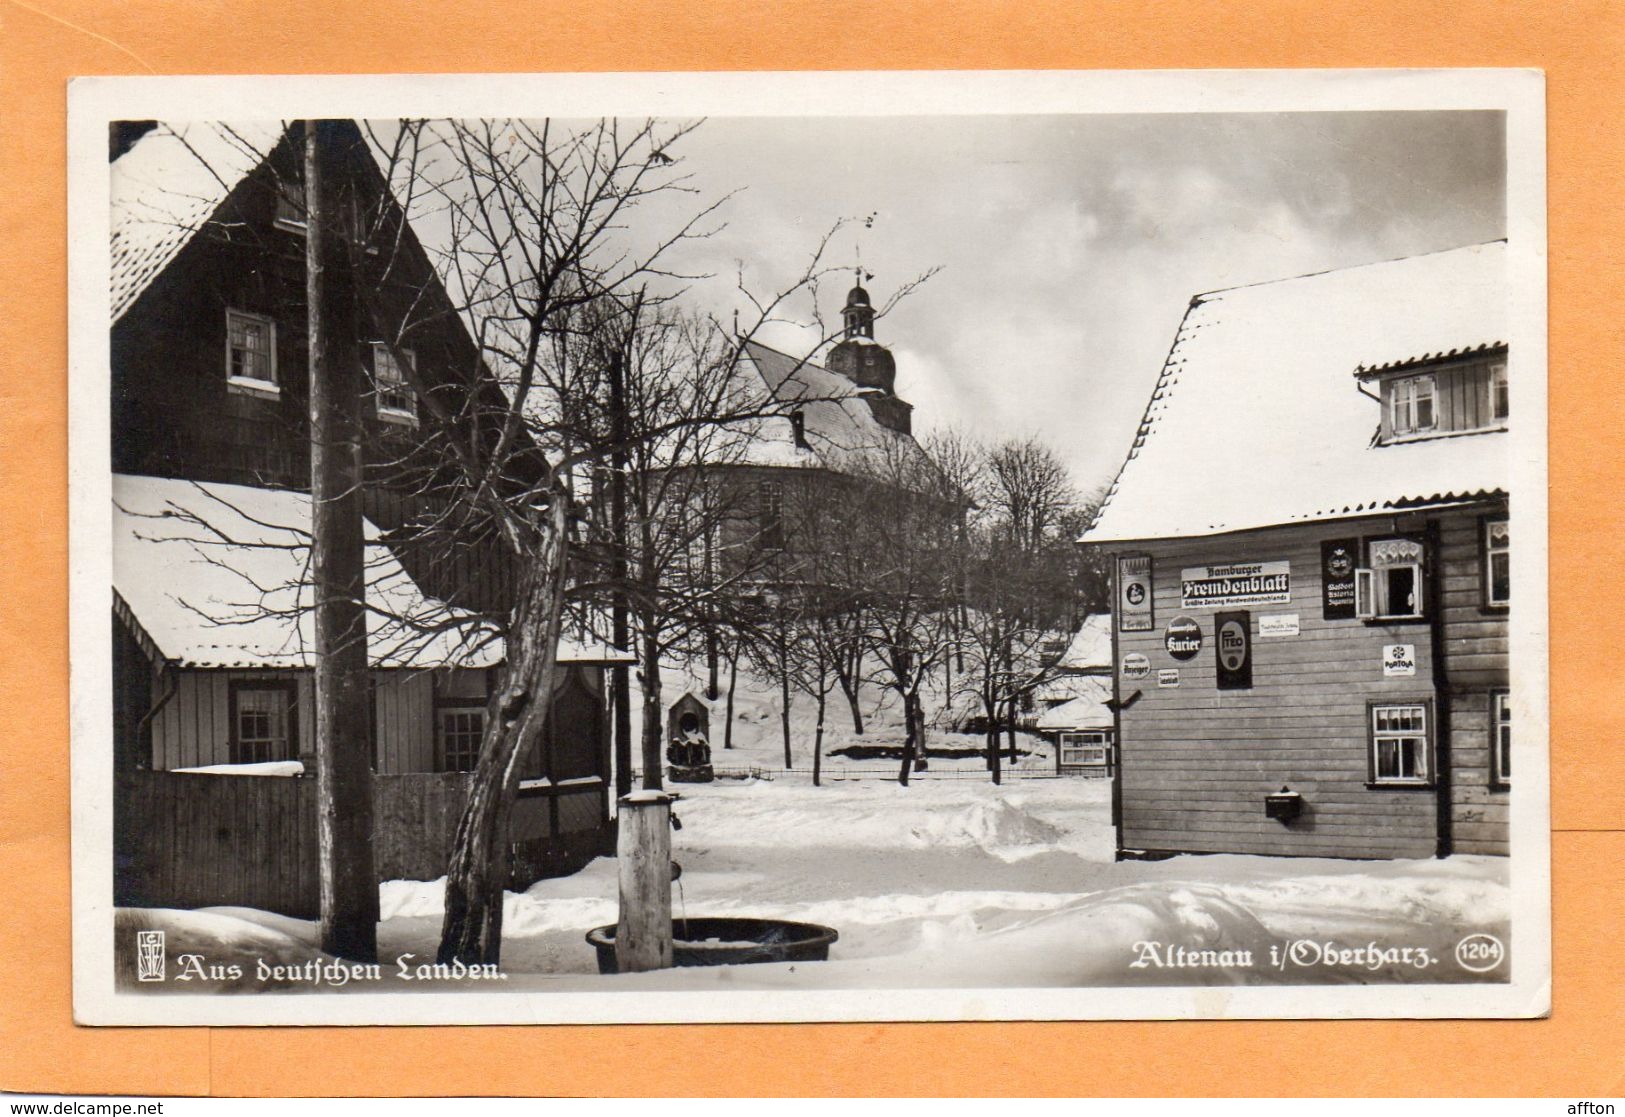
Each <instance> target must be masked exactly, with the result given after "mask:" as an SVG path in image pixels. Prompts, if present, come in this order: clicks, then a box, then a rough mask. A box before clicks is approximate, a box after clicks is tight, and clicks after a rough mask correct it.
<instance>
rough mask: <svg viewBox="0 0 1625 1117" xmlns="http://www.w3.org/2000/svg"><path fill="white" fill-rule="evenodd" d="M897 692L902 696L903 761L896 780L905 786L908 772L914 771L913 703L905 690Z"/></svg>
mask: <svg viewBox="0 0 1625 1117" xmlns="http://www.w3.org/2000/svg"><path fill="white" fill-rule="evenodd" d="M899 693H901V694H902V696H903V763H902V765H901V766H900V767H899V768H898V771H897V782H898V783H900V784H902V785H903V786H904V787H907V786H908V777H909V773H911V772H913V771H914V748H915V736H914V703H912V702H910V701H909V696H908V692H907V691H900V692H899Z"/></svg>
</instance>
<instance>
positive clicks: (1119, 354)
mask: <svg viewBox="0 0 1625 1117" xmlns="http://www.w3.org/2000/svg"><path fill="white" fill-rule="evenodd" d="M674 154H677V155H679V156H680V157H681V164H680V168H681V169H682V170H683V171H686V172H688V173H690V174H691V175H692V182H693V185H695V186H696V187H698V188H699V190H700V191H701V192H702V196H703V195H720V194H723V193H727V192H728V191H731V190H737V191H738V193H737V194H736V196H735V197H733V198H732V199H731V201H730V202H729V203H728V204H727V206H726V209H725V211H724V212H725V214H726V218H727V222H728V224H727V227H726V228H725V229H724V230H722V231H721V232H719V233H717V234H716V235H715V236H713V237H712V238H710V239H709V240H707V241H706V242H704V243H703V244H701V245H697V246H692V247H691V248H690V249H689V250H688V251H689V258H688V259H687V260H685V263H687V264H688V265H689V266H691V267H697V268H699V269H702V270H706V271H710V272H714V273H716V274H717V277H718V278H717V279H716V280H715V281H713V282H711V283H710V284H705V283H702V284H700V285H699V287H698V289H697V290H696V292H695V294H696V296H698V297H701V298H703V299H705V300H707V301H712V302H713V305H725V304H726V303H727V300H728V298H729V289H730V288H731V287H732V285H733V281H734V278H735V276H736V275H737V269H738V268H739V267H740V266H743V268H744V270H745V278H746V281H747V283H748V284H749V285H750V286H751V287H753V288H754V289H756V290H759V291H771V290H776V289H778V288H779V287H780V286H782V285H784V284H787V283H789V282H791V281H792V280H793V279H794V277H795V276H796V275H798V274H799V272H800V270H801V269H803V268H804V267H805V266H806V263H807V259H808V256H809V254H810V253H811V252H812V251H813V249H814V248H815V247H816V245H817V243H818V241H819V239H820V238H821V237H822V235H823V234H824V233H825V232H826V231H828V229H829V228H830V227H831V226H832V225H833V224H834V223H835V222H836V221H838V220H840V219H842V218H857V219H859V220H858V221H857V222H855V223H854V224H853V225H851V226H850V227H849V228H848V229H847V230H845V231H844V233H843V235H842V236H841V237H840V238H839V239H838V240H837V241H836V242H835V244H834V246H833V248H832V254H833V255H832V258H831V259H830V260H829V262H830V263H836V264H850V263H851V262H852V261H853V259H854V257H855V254H856V253H857V252H858V251H861V253H862V260H863V266H864V267H865V268H866V269H868V270H869V271H871V272H873V273H874V276H875V278H874V279H873V280H872V281H870V282H869V283H868V284H867V286H868V288H869V290H870V291H871V293H872V294H874V295H875V296H876V299H877V301H880V300H883V299H884V298H885V297H886V296H887V295H888V293H889V292H891V291H893V290H895V289H896V287H897V286H898V285H899V284H902V283H905V282H906V281H908V280H909V279H911V278H913V277H915V276H917V275H919V274H920V273H922V272H924V271H926V270H928V269H931V268H940V271H939V272H938V273H937V274H936V275H934V276H933V277H932V278H931V279H930V280H929V281H928V282H927V283H925V284H924V285H923V286H921V287H920V288H919V289H918V290H916V291H915V292H914V293H913V294H911V295H910V296H909V297H908V298H907V299H906V300H904V301H903V302H902V303H901V304H900V305H899V306H898V307H897V308H896V310H895V311H894V312H893V313H892V314H891V315H889V316H888V317H887V318H885V319H884V320H883V321H882V322H880V323H879V324H878V326H877V329H876V333H877V337H878V338H879V340H881V341H882V342H884V343H886V344H888V345H890V346H891V348H892V350H893V352H894V353H895V354H896V356H897V365H898V384H899V387H898V390H899V394H901V395H902V396H903V397H904V398H906V399H908V400H909V401H910V402H912V403H913V404H915V407H916V410H915V413H914V415H915V429H916V432H925V431H928V430H930V429H932V428H934V427H943V426H963V427H967V428H971V429H974V430H976V431H977V432H979V433H980V434H981V435H982V436H984V437H986V438H990V439H997V438H1002V437H1005V436H1012V435H1025V434H1037V435H1039V436H1041V437H1043V438H1044V439H1046V440H1048V441H1049V442H1051V443H1052V444H1053V445H1054V446H1056V448H1057V449H1059V450H1060V451H1061V453H1062V454H1063V456H1064V457H1065V458H1066V459H1067V460H1068V461H1069V462H1071V463H1072V465H1073V467H1074V469H1075V470H1076V474H1077V479H1078V481H1079V483H1080V484H1081V485H1082V486H1083V487H1085V488H1089V487H1092V486H1094V485H1098V484H1101V483H1104V482H1107V481H1109V480H1110V479H1111V476H1112V475H1113V473H1114V472H1115V470H1116V468H1117V466H1118V465H1119V464H1120V462H1121V460H1122V457H1123V454H1124V453H1125V452H1126V450H1127V447H1128V444H1129V441H1130V439H1131V437H1132V434H1133V431H1134V427H1135V425H1136V423H1137V422H1138V420H1139V417H1140V413H1141V411H1142V409H1143V408H1144V406H1145V402H1146V397H1147V396H1148V395H1149V393H1150V390H1151V386H1152V384H1153V383H1154V381H1155V379H1156V376H1157V373H1158V371H1159V369H1160V367H1161V363H1162V359H1163V357H1164V356H1165V355H1166V353H1167V350H1168V347H1169V345H1170V344H1171V342H1172V340H1173V334H1174V330H1175V328H1176V327H1177V326H1178V323H1179V319H1180V317H1181V315H1182V314H1183V312H1184V310H1185V307H1186V305H1187V304H1188V302H1189V301H1190V297H1191V296H1192V295H1193V294H1196V293H1198V292H1202V291H1211V290H1214V289H1217V288H1222V287H1231V286H1235V285H1237V284H1244V283H1255V282H1260V281H1265V280H1271V279H1279V278H1284V277H1287V276H1292V275H1301V274H1304V273H1307V272H1314V271H1322V270H1325V269H1327V268H1337V267H1345V266H1348V265H1352V264H1360V263H1367V262H1371V261H1375V260H1384V259H1392V258H1395V257H1399V256H1408V255H1413V254H1416V253H1420V252H1430V251H1437V250H1440V249H1445V248H1453V247H1457V246H1459V245H1463V244H1471V243H1477V242H1481V241H1486V240H1492V239H1495V238H1497V237H1501V236H1504V235H1505V189H1504V183H1505V175H1504V162H1505V154H1504V129H1503V118H1502V116H1501V114H1499V113H1482V112H1481V113H1460V112H1458V113H1447V112H1396V113H1304V114H1256V115H1230V114H1225V115H1217V114H1213V115H1155V116H1153V115H1140V116H1047V117H1045V116H1000V117H938V118H918V117H915V118H893V117H880V118H875V117H870V118H841V119H835V118H819V119H746V118H713V119H711V120H708V121H706V122H705V123H704V124H703V126H702V127H701V128H700V129H699V130H698V131H697V132H695V133H694V134H693V135H692V136H690V137H688V138H687V139H686V140H684V141H683V142H682V144H681V147H680V150H677V151H674ZM870 215H873V221H872V223H871V224H870V225H869V227H867V228H865V227H864V226H863V223H862V220H861V219H863V218H866V217H869V216H870ZM848 286H850V282H849V281H848V280H847V279H846V278H845V277H842V278H840V279H835V278H832V279H830V280H827V281H826V282H825V284H824V285H823V289H822V292H821V294H822V300H821V301H822V303H823V304H824V305H823V308H822V309H823V311H824V313H825V314H826V316H828V317H829V318H830V319H832V320H838V310H839V304H840V302H841V301H842V297H843V296H844V294H845V291H846V289H847V287H848ZM793 313H794V314H795V315H796V316H798V317H800V318H803V319H810V317H811V312H810V308H809V307H807V306H806V305H805V304H802V305H800V306H798V307H795V308H793ZM810 336H812V335H811V334H810V333H809V332H807V331H798V330H797V329H795V328H794V327H793V326H790V325H779V326H776V327H774V328H773V329H772V330H771V331H770V332H768V333H765V334H764V335H763V339H764V340H767V341H769V342H770V343H774V344H778V345H780V346H781V347H783V348H786V349H790V350H792V351H795V352H798V353H799V352H803V351H804V349H805V339H806V338H808V337H810ZM797 346H801V347H802V348H800V349H797V348H796V347H797Z"/></svg>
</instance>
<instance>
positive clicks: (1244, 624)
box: [1213, 613, 1253, 690]
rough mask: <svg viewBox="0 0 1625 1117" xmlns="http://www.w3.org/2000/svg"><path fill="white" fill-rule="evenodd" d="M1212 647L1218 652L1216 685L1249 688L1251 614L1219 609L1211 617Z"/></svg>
mask: <svg viewBox="0 0 1625 1117" xmlns="http://www.w3.org/2000/svg"><path fill="white" fill-rule="evenodd" d="M1213 650H1214V652H1215V654H1216V655H1217V656H1218V686H1219V689H1220V690H1248V689H1250V688H1251V687H1252V685H1253V625H1252V616H1251V614H1249V613H1220V614H1219V615H1218V616H1216V617H1214V618H1213Z"/></svg>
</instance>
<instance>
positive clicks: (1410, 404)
mask: <svg viewBox="0 0 1625 1117" xmlns="http://www.w3.org/2000/svg"><path fill="white" fill-rule="evenodd" d="M1424 381H1426V383H1427V397H1426V398H1427V402H1428V421H1427V422H1426V423H1425V424H1424V423H1421V422H1418V421H1417V405H1418V403H1419V402H1420V401H1421V399H1422V396H1421V395H1420V393H1418V392H1416V391H1415V386H1417V385H1420V384H1421V383H1423V382H1424ZM1388 387H1389V390H1388V430H1389V432H1390V435H1391V437H1393V438H1408V437H1410V436H1412V435H1419V434H1428V433H1431V432H1433V431H1436V430H1438V428H1439V385H1438V381H1437V380H1436V379H1435V377H1434V375H1433V373H1431V372H1423V373H1417V374H1415V375H1411V376H1396V377H1394V378H1393V379H1392V380H1390V381H1388ZM1402 388H1404V389H1406V391H1405V392H1404V398H1403V407H1404V414H1405V423H1404V424H1403V425H1401V423H1400V414H1401V412H1400V408H1401V403H1402V400H1401V391H1400V389H1402Z"/></svg>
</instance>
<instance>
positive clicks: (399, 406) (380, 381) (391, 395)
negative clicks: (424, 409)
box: [372, 342, 418, 423]
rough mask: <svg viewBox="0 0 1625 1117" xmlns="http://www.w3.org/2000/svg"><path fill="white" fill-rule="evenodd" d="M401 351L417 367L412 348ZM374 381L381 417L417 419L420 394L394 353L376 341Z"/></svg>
mask: <svg viewBox="0 0 1625 1117" xmlns="http://www.w3.org/2000/svg"><path fill="white" fill-rule="evenodd" d="M401 353H402V354H403V355H404V356H405V357H406V360H407V363H408V364H409V365H410V366H411V367H412V368H413V369H416V368H417V356H416V355H415V354H414V353H413V352H412V350H410V349H402V350H401ZM372 384H373V393H374V399H375V401H376V406H377V409H378V415H379V417H380V418H386V419H404V420H406V421H408V422H412V423H415V422H417V418H418V409H417V393H416V392H414V391H413V390H412V385H411V384H410V383H409V382H408V381H407V379H406V374H405V372H404V371H402V369H401V366H400V365H399V364H398V363H397V362H396V360H395V354H394V353H392V352H391V351H390V348H389V346H387V345H385V344H383V343H382V342H375V343H374V344H373V347H372Z"/></svg>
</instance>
